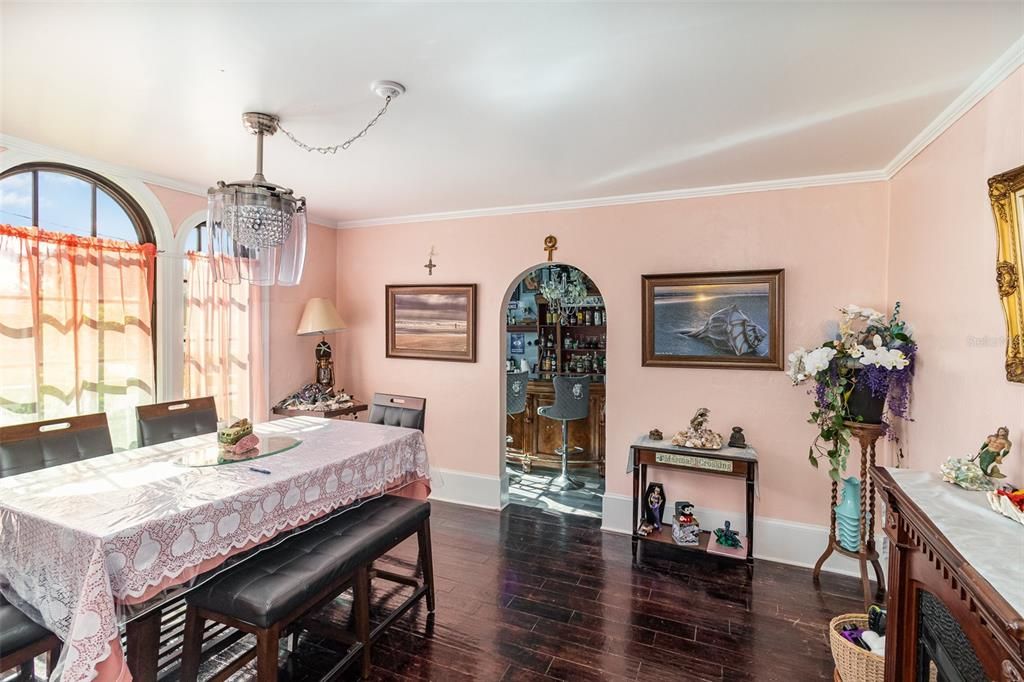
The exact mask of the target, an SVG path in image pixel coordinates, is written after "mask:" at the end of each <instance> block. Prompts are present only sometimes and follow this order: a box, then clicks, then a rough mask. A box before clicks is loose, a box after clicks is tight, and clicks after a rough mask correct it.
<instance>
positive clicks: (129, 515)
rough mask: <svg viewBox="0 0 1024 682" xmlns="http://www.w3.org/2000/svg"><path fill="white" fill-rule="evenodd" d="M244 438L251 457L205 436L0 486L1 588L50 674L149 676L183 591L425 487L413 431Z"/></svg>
mask: <svg viewBox="0 0 1024 682" xmlns="http://www.w3.org/2000/svg"><path fill="white" fill-rule="evenodd" d="M254 430H255V434H256V435H257V436H258V437H259V438H260V441H261V446H260V447H261V448H262V449H261V450H260V452H259V454H260V455H261V456H259V457H258V458H255V459H245V460H241V461H230V460H226V459H225V457H224V453H223V451H222V450H221V449H220V448H219V447H218V445H217V435H216V434H214V433H210V434H204V435H200V436H194V437H190V438H184V439H181V440H175V441H171V442H167V443H163V444H160V445H151V446H148V447H140V448H135V449H131V450H124V451H121V452H116V453H114V454H111V455H106V456H101V457H94V458H91V459H85V460H81V461H77V462H72V463H69V464H64V465H61V466H55V467H50V468H46V469H40V470H37V471H33V472H29V473H25V474H19V475H17V476H11V477H8V478H2V479H0V593H2V594H3V596H4V597H5V598H7V599H8V600H9V601H10V602H11V603H13V604H14V605H15V606H17V607H18V608H20V609H21V610H22V611H24V612H25V613H26V614H28V615H29V616H30V617H31V618H32V619H33V620H36V621H37V622H38V623H40V624H41V625H43V626H45V627H46V628H48V629H49V630H51V631H52V632H54V633H55V634H56V635H57V636H58V637H60V639H61V640H62V641H63V643H64V646H63V649H62V651H61V656H60V659H59V662H58V664H57V668H56V669H55V671H54V673H53V676H52V677H51V679H53V680H56V679H61V680H65V681H67V682H87V681H88V680H94V679H100V680H118V681H122V680H123V681H126V680H131V679H133V678H134V679H136V680H149V679H153V678H155V676H156V656H157V652H156V648H157V641H158V639H159V630H158V628H159V622H160V619H159V614H160V612H161V609H162V608H164V607H166V606H167V605H169V604H171V603H172V602H178V601H180V599H181V598H182V597H183V596H184V595H185V594H187V592H188V591H189V590H190V589H192V588H194V587H196V586H198V585H199V584H201V583H202V582H203V581H205V580H206V579H208V578H209V577H210V576H212V575H215V574H216V573H217V572H218V571H219V570H226V566H229V565H231V564H233V563H235V562H238V561H244V560H245V559H247V558H249V557H251V556H252V555H254V554H257V553H258V552H259V551H260V550H261V549H262V548H265V547H269V546H273V545H275V544H277V543H278V542H280V541H281V540H282V538H284V537H287V536H288V535H289V534H292V533H297V532H302V529H303V528H307V527H311V526H312V525H315V524H316V522H317V521H318V520H322V519H324V518H327V517H329V516H331V515H333V514H338V513H344V512H345V510H346V509H350V508H353V507H354V506H357V505H358V504H359V503H360V502H361V501H364V500H368V499H372V498H374V497H378V496H380V495H383V494H398V495H405V496H410V497H416V498H421V499H424V498H426V496H427V495H428V494H429V492H430V468H429V463H428V458H427V450H426V445H425V441H424V438H423V434H422V432H420V431H418V430H414V429H406V428H401V427H395V426H385V425H379V424H369V423H365V422H353V421H339V420H333V419H322V418H316V417H291V418H287V419H280V420H277V421H272V422H266V423H262V424H257V425H256V426H255V429H254ZM123 632H126V633H127V637H126V641H127V645H126V647H124V646H122V637H121V634H122V633H123ZM126 648H127V653H126V651H125V649H126Z"/></svg>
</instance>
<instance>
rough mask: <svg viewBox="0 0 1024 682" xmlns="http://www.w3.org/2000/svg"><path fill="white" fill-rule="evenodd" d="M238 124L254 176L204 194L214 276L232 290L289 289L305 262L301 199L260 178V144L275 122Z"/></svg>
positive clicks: (259, 118) (253, 117) (250, 118)
mask: <svg viewBox="0 0 1024 682" xmlns="http://www.w3.org/2000/svg"><path fill="white" fill-rule="evenodd" d="M242 123H243V124H244V125H245V127H246V129H247V130H248V131H249V132H251V133H252V134H253V135H255V136H256V174H255V175H253V176H252V180H248V181H239V182H231V183H226V182H223V181H220V182H218V183H217V185H216V186H215V187H211V188H210V189H209V190H208V191H207V197H208V199H209V205H208V208H207V218H206V225H207V227H208V229H209V232H210V240H209V242H210V257H211V260H212V262H213V265H214V273H215V275H216V277H217V279H220V280H222V281H225V282H230V283H232V284H237V283H238V282H239V281H240V280H243V279H244V280H248V281H249V282H251V283H252V284H260V285H271V284H275V283H276V284H282V285H285V286H293V285H295V284H298V283H299V280H300V279H301V278H302V267H303V264H304V263H305V260H306V198H305V197H296V196H295V193H294V192H292V190H290V189H288V188H287V187H281V186H280V185H275V184H274V183H272V182H268V181H267V179H266V178H265V177H264V176H263V138H264V136H266V135H273V134H274V133H275V132H277V116H272V115H270V114H260V113H255V112H249V113H246V114H242Z"/></svg>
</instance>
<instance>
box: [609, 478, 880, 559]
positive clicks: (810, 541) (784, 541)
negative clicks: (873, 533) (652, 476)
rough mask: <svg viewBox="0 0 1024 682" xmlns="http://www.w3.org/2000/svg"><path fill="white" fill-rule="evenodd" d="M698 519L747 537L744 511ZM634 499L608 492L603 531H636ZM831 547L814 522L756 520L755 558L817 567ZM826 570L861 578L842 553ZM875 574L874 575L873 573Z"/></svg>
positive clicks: (707, 513) (703, 512)
mask: <svg viewBox="0 0 1024 682" xmlns="http://www.w3.org/2000/svg"><path fill="white" fill-rule="evenodd" d="M697 511H698V514H697V516H698V518H699V519H700V523H701V526H702V527H704V528H720V527H721V526H722V525H723V524H724V523H725V520H726V519H729V521H731V522H732V527H733V528H734V529H735V530H736V531H738V532H739V533H740V535H741V536H744V535H746V522H745V518H744V514H743V513H742V512H724V511H719V510H717V509H705V508H700V509H698V510H697ZM632 526H633V498H632V497H626V496H625V495H616V494H613V493H607V494H605V496H604V508H603V521H602V525H601V530H605V531H609V532H612V533H625V534H627V535H628V534H631V533H632V532H633V528H632ZM884 540H885V536H884V535H879V536H878V537H876V544H877V545H878V547H879V548H880V554H882V558H881V561H882V569H883V571H886V570H888V560H887V554H888V553H887V551H886V550H887V549H888V545H887V544H886V543H885V542H884ZM827 544H828V528H826V527H824V526H816V525H813V524H810V523H799V522H797V521H785V520H783V519H772V518H767V517H755V518H754V557H755V558H758V559H765V560H767V561H778V562H780V563H783V564H790V565H792V566H803V567H806V568H813V567H814V564H815V562H816V561H817V560H818V557H819V556H821V552H822V551H823V550H824V548H825V545H827ZM823 570H826V571H831V572H833V573H841V574H844V575H852V576H859V575H860V567H859V566H858V564H857V562H856V561H854V560H853V559H850V558H849V557H846V556H843V555H841V554H833V555H832V556H831V557H829V559H828V561H826V562H825V566H824V567H823ZM872 575H874V574H873V573H872Z"/></svg>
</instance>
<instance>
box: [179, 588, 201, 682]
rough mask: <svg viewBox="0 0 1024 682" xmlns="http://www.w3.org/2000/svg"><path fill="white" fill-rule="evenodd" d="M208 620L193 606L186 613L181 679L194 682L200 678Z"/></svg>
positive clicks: (184, 681) (182, 644) (185, 681)
mask: <svg viewBox="0 0 1024 682" xmlns="http://www.w3.org/2000/svg"><path fill="white" fill-rule="evenodd" d="M205 626H206V619H205V618H203V617H202V616H200V615H199V611H198V610H197V609H195V608H193V607H191V606H189V607H188V609H186V611H185V633H184V635H183V641H182V643H181V679H182V680H183V682H194V680H195V679H196V678H197V677H199V662H200V659H201V658H202V655H203V628H204V627H205Z"/></svg>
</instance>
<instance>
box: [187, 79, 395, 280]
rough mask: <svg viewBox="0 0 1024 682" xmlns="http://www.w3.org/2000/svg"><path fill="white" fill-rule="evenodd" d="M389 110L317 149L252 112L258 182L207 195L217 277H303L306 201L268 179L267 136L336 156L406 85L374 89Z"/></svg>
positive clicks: (246, 121) (225, 186)
mask: <svg viewBox="0 0 1024 682" xmlns="http://www.w3.org/2000/svg"><path fill="white" fill-rule="evenodd" d="M370 89H371V90H373V92H374V93H376V94H377V95H378V96H379V97H383V98H384V100H385V101H384V106H383V107H382V108H381V110H380V111H379V112H377V115H376V116H374V117H373V118H372V119H371V120H370V122H369V123H367V124H366V125H365V126H364V127H363V129H362V130H360V131H359V132H358V133H357V134H355V135H353V136H352V137H350V138H349V139H348V140H346V141H345V142H343V143H341V144H339V145H334V146H331V147H313V146H310V145H307V144H305V143H304V142H301V141H300V140H298V139H297V138H296V137H295V136H294V135H293V134H292V133H290V132H289V131H287V130H285V129H284V128H283V127H281V124H280V119H279V118H278V117H277V116H274V115H273V114H263V113H258V112H248V113H245V114H242V124H243V125H244V126H245V128H246V130H248V131H249V132H250V133H252V134H253V135H255V136H256V173H255V175H253V176H252V180H248V181H239V182H231V183H226V182H224V181H219V182H218V183H217V185H216V186H214V187H211V188H210V189H209V190H208V191H207V198H208V207H207V219H206V225H207V230H208V232H209V235H210V239H209V244H210V256H211V260H212V262H213V265H214V274H215V276H216V277H217V279H219V280H221V281H224V282H229V283H233V284H234V283H238V282H240V281H241V280H243V279H244V280H247V281H249V282H250V283H252V284H259V285H264V286H267V285H272V284H275V283H276V284H281V285H283V286H293V285H295V284H298V283H299V280H300V279H302V270H303V266H304V264H305V260H306V198H305V197H296V196H295V193H294V192H293V191H292V190H291V189H289V188H287V187H282V186H281V185H275V184H274V183H272V182H269V181H268V180H267V179H266V177H264V175H263V138H264V137H265V136H267V135H273V134H274V133H276V132H277V131H278V130H280V131H281V132H283V133H284V134H285V135H286V136H287V137H288V139H290V140H291V141H292V142H294V143H295V144H296V145H298V146H299V147H301V148H302V149H305V150H306V151H316V152H320V153H321V154H328V153H330V154H335V153H337V152H338V150H339V149H348V148H349V147H350V146H351V145H352V143H353V142H355V141H356V140H358V139H359V138H361V137H363V136H364V135H366V133H367V131H369V130H370V128H372V127H373V125H374V124H375V123H377V121H378V120H379V119H380V117H381V116H383V115H384V114H385V113H386V112H387V110H388V106H389V105H390V104H391V101H392V100H393V99H395V98H396V97H398V96H399V95H401V94H402V93H404V92H405V87H404V86H403V85H402V84H401V83H396V82H394V81H375V82H374V83H372V84H371V85H370Z"/></svg>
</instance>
